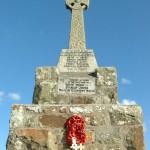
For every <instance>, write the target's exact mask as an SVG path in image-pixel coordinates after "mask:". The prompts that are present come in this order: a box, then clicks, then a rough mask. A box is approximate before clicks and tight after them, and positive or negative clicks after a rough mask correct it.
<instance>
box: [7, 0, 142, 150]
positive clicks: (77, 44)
mask: <svg viewBox="0 0 150 150" xmlns="http://www.w3.org/2000/svg"><path fill="white" fill-rule="evenodd" d="M89 3H90V0H66V7H67V8H68V9H69V10H70V12H71V14H72V19H71V29H70V40H69V49H63V50H62V52H61V55H60V58H59V62H58V64H57V66H54V67H38V68H37V69H36V78H35V81H36V83H35V89H34V94H33V102H32V103H33V104H29V105H20V104H19V105H13V106H12V112H11V119H10V131H9V136H8V140H7V145H6V148H7V150H70V149H71V150H83V149H84V150H145V144H144V133H143V117H142V110H141V107H140V106H137V105H131V106H129V105H128V106H125V105H119V104H118V86H117V71H116V68H115V67H99V66H98V65H97V62H96V58H95V56H94V52H93V50H92V49H86V41H85V30H84V15H83V14H84V11H85V10H87V9H88V8H89Z"/></svg>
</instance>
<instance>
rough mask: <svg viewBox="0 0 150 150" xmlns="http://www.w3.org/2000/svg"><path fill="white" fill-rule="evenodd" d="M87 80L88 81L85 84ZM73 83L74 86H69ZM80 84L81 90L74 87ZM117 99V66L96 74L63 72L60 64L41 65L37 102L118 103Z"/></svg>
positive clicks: (37, 72)
mask: <svg viewBox="0 0 150 150" xmlns="http://www.w3.org/2000/svg"><path fill="white" fill-rule="evenodd" d="M73 80H75V81H73ZM77 80H78V81H77ZM85 80H86V82H88V83H85ZM69 82H72V84H74V85H72V86H69V84H68V83H69ZM77 83H78V84H79V83H83V84H84V85H83V86H82V85H81V84H80V87H79V86H77ZM86 84H87V85H86ZM78 87H79V89H78V91H75V90H74V89H73V88H78ZM71 88H72V90H70V89H71ZM85 88H86V89H85ZM66 90H70V91H68V92H67V91H66ZM117 102H118V89H117V72H116V69H115V68H114V67H99V68H97V69H96V71H95V72H93V73H88V72H77V73H75V72H69V73H68V72H67V73H66V72H59V71H58V68H57V67H39V68H37V70H36V85H35V90H34V96H33V103H34V104H117Z"/></svg>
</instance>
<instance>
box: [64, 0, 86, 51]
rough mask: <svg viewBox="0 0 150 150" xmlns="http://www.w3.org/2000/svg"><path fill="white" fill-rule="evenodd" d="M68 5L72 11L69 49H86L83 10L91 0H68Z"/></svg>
mask: <svg viewBox="0 0 150 150" xmlns="http://www.w3.org/2000/svg"><path fill="white" fill-rule="evenodd" d="M66 5H67V8H69V9H70V10H71V12H72V20H71V30H70V42H69V49H79V50H81V49H86V42H85V29H84V16H83V11H84V10H85V9H87V8H88V6H89V0H66Z"/></svg>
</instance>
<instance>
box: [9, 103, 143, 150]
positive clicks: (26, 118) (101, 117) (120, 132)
mask: <svg viewBox="0 0 150 150" xmlns="http://www.w3.org/2000/svg"><path fill="white" fill-rule="evenodd" d="M73 114H79V115H81V116H83V117H84V118H85V119H86V121H87V123H86V136H87V142H86V144H85V149H86V150H112V149H113V150H145V147H144V138H143V127H142V110H141V108H140V107H139V106H118V105H106V104H99V105H98V104H96V105H94V104H92V105H84V104H82V105H81V104H79V105H74V104H72V105H14V106H13V107H12V115H11V120H10V136H9V138H8V142H7V149H8V150H35V149H36V150H47V149H49V150H63V149H66V150H67V149H69V145H68V144H67V143H66V127H65V125H66V122H67V120H68V118H69V117H71V116H72V115H73ZM112 116H113V117H112Z"/></svg>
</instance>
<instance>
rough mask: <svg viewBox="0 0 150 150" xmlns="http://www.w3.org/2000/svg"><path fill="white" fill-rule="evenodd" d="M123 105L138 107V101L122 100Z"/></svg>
mask: <svg viewBox="0 0 150 150" xmlns="http://www.w3.org/2000/svg"><path fill="white" fill-rule="evenodd" d="M122 105H136V101H133V100H130V99H124V100H122Z"/></svg>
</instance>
